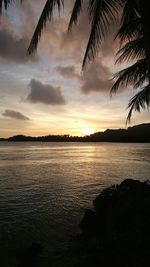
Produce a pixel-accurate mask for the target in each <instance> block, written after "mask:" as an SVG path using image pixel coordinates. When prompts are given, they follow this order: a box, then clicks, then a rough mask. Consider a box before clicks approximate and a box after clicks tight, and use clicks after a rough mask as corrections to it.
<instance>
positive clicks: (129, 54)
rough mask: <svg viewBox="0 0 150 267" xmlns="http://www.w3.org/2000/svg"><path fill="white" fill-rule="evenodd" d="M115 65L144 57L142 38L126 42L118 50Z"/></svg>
mask: <svg viewBox="0 0 150 267" xmlns="http://www.w3.org/2000/svg"><path fill="white" fill-rule="evenodd" d="M116 56H117V57H118V58H117V60H116V63H122V62H124V61H127V62H128V61H130V60H135V59H136V58H144V57H145V48H144V40H143V37H139V38H136V39H135V40H132V41H129V42H127V43H126V44H125V45H124V46H123V47H122V48H121V49H119V50H118V52H117V54H116Z"/></svg>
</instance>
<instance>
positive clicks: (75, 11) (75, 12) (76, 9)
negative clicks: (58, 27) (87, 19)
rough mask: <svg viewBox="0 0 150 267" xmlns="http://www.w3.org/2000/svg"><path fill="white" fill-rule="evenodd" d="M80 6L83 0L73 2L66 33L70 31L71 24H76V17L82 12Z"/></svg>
mask: <svg viewBox="0 0 150 267" xmlns="http://www.w3.org/2000/svg"><path fill="white" fill-rule="evenodd" d="M82 4H83V0H76V1H75V4H74V7H73V11H72V14H71V18H70V22H69V25H68V31H70V30H71V29H72V26H73V24H76V23H77V20H78V16H79V14H80V12H81V11H82Z"/></svg>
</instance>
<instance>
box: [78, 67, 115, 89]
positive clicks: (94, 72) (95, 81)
mask: <svg viewBox="0 0 150 267" xmlns="http://www.w3.org/2000/svg"><path fill="white" fill-rule="evenodd" d="M110 78H111V73H110V70H109V69H108V68H107V66H105V65H103V63H102V62H95V63H91V64H90V65H89V67H88V68H87V70H86V71H85V72H84V74H83V79H82V82H81V83H82V85H81V90H82V92H83V93H85V94H88V93H90V92H93V91H94V92H105V93H107V92H109V91H110V89H111V87H112V85H113V82H112V81H111V80H110Z"/></svg>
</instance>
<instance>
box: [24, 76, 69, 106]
mask: <svg viewBox="0 0 150 267" xmlns="http://www.w3.org/2000/svg"><path fill="white" fill-rule="evenodd" d="M29 87H30V89H31V90H30V93H29V95H28V96H27V100H28V101H29V102H31V103H43V104H46V105H64V104H65V99H64V98H63V95H62V92H61V88H60V87H54V86H52V85H51V84H43V83H41V82H39V81H37V80H35V79H32V80H31V81H30V84H29Z"/></svg>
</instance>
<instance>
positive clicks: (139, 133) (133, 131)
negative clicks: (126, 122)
mask: <svg viewBox="0 0 150 267" xmlns="http://www.w3.org/2000/svg"><path fill="white" fill-rule="evenodd" d="M0 141H15V142H19V141H21V142H25V141H30V142H31V141H32V142H33V141H38V142H142V143H149V142H150V123H144V124H139V125H135V126H133V127H128V128H127V129H107V130H106V131H104V132H96V133H94V134H91V135H88V136H83V137H80V136H70V135H47V136H38V137H32V136H24V135H16V136H12V137H9V138H0Z"/></svg>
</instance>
